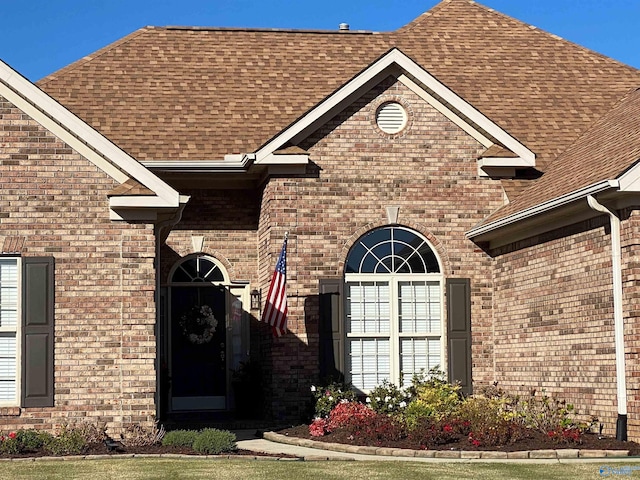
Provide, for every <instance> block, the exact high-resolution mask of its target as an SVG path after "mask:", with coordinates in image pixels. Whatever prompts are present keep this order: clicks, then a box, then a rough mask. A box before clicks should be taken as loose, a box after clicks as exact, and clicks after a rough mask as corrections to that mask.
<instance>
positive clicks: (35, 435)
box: [16, 430, 51, 452]
mask: <svg viewBox="0 0 640 480" xmlns="http://www.w3.org/2000/svg"><path fill="white" fill-rule="evenodd" d="M47 436H51V435H50V434H48V433H45V432H39V431H37V430H18V431H17V432H16V439H17V440H18V442H19V444H20V446H21V448H20V450H21V451H23V452H24V451H27V452H33V451H36V450H38V449H39V448H42V446H43V445H44V443H45V439H46V437H47Z"/></svg>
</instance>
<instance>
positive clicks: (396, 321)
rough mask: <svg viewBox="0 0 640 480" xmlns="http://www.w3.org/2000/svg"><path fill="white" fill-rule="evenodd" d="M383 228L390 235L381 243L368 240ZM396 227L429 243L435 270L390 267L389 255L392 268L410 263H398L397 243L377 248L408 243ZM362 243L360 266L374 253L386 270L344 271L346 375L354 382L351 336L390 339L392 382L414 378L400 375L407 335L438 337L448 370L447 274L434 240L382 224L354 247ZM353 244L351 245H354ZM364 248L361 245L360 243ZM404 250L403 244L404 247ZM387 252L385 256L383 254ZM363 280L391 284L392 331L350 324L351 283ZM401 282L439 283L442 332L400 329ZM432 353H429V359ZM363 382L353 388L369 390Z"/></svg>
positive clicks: (443, 363)
mask: <svg viewBox="0 0 640 480" xmlns="http://www.w3.org/2000/svg"><path fill="white" fill-rule="evenodd" d="M384 229H390V230H391V232H390V238H389V239H388V240H387V239H382V240H380V241H378V243H375V244H369V242H368V241H367V237H368V236H369V235H372V234H375V233H376V231H379V230H384ZM395 230H404V231H405V232H409V233H411V234H412V235H414V236H416V237H418V238H419V239H421V240H422V242H423V243H422V245H426V246H428V247H429V249H430V252H431V254H432V255H433V257H434V258H435V261H436V262H437V271H435V272H431V273H426V272H416V273H404V272H403V273H397V272H394V271H392V269H390V268H389V263H388V262H389V258H393V260H392V263H391V265H392V268H393V269H394V270H395V269H400V268H405V267H406V266H407V264H406V263H405V262H404V261H401V262H400V263H399V264H396V260H395V259H396V258H398V259H402V258H403V257H402V256H400V255H398V253H400V252H398V251H396V249H395V248H396V247H395V246H394V247H393V248H392V250H391V253H389V252H384V250H383V251H379V252H378V253H376V252H375V250H376V248H377V247H378V246H380V245H383V244H385V243H388V242H391V243H392V244H395V243H396V242H398V245H400V246H401V245H403V244H404V245H405V246H406V245H408V244H407V243H405V241H406V238H405V239H402V238H401V237H396V235H395V234H394V231H395ZM358 244H360V245H362V246H363V247H364V249H365V251H366V253H364V254H363V256H362V257H361V258H360V263H359V270H362V267H363V265H364V263H363V261H364V258H365V257H366V256H371V257H372V258H374V259H376V260H377V262H378V263H377V265H376V266H375V267H374V268H373V270H374V271H377V269H378V266H379V265H381V264H384V265H385V266H386V268H387V271H386V272H383V273H372V272H364V273H359V272H350V273H345V277H344V282H345V299H344V302H345V303H344V307H345V315H344V322H345V325H344V326H345V329H344V331H345V334H344V335H345V345H344V359H345V370H344V371H345V377H346V380H347V381H348V382H351V383H352V384H353V378H352V377H353V376H352V370H353V369H352V361H351V351H350V350H351V348H350V347H351V342H352V339H355V338H363V339H366V338H380V339H389V356H390V358H389V378H387V380H389V381H390V382H392V383H395V384H396V385H398V386H402V385H401V384H400V382H401V380H402V382H403V383H404V385H407V384H409V383H410V381H411V378H401V357H400V355H401V341H402V339H404V338H424V339H438V340H439V349H440V354H439V361H438V364H437V366H438V367H439V368H440V369H441V370H445V366H444V365H445V345H446V328H445V321H444V317H445V315H444V275H443V273H442V262H441V261H440V258H439V257H438V254H437V253H436V251H435V249H434V248H433V245H432V244H431V242H429V241H428V240H427V239H426V238H425V237H424V236H423V235H421V234H420V233H419V232H417V231H415V230H412V229H410V228H406V227H403V226H399V225H389V226H386V227H380V228H377V229H374V230H371V231H369V232H367V233H366V234H365V235H363V236H362V237H360V239H359V240H358V242H356V244H354V247H355V246H356V245H358ZM354 247H352V248H354ZM359 248H361V247H359ZM413 248H414V251H413V253H409V256H408V257H406V258H409V257H411V256H413V255H415V253H417V252H418V250H417V249H415V246H414V247H413ZM402 250H404V248H403V249H402ZM352 252H353V250H351V251H350V253H349V255H348V256H347V264H348V263H349V262H350V260H351V259H350V258H349V257H350V255H351V254H352ZM379 254H381V256H378V255H379ZM382 255H384V256H382ZM358 258H359V257H356V258H355V260H358ZM422 260H423V262H425V263H423V265H424V266H425V268H426V269H427V270H428V265H427V258H425V257H422ZM369 268H370V267H367V269H369ZM433 270H435V268H433ZM360 282H374V283H387V284H388V285H389V334H388V335H387V334H386V333H385V334H382V333H352V332H351V325H350V318H348V314H349V313H348V312H350V311H351V308H350V305H349V302H350V298H349V291H348V290H349V284H353V283H360ZM401 282H425V283H432V284H433V283H435V284H437V285H438V295H439V297H438V302H439V312H438V315H439V319H440V325H439V330H440V332H439V334H435V333H431V332H428V333H427V332H425V333H419V332H412V333H403V332H401V331H400V330H401V329H400V312H399V299H400V298H399V293H400V292H399V285H400V283H401ZM429 357H430V356H429V355H428V354H427V360H428V358H429ZM435 366H436V365H430V364H429V363H428V367H427V368H428V369H429V368H432V367H435ZM414 373H419V372H414ZM383 379H385V377H381V378H380V380H379V381H378V382H377V383H378V384H379V383H380V382H381V381H382V380H383ZM363 387H364V385H362V386H359V385H354V388H358V389H359V390H361V391H362V392H363V393H368V390H367V389H365V388H363Z"/></svg>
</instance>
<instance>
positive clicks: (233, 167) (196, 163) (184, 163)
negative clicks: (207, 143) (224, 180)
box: [140, 153, 255, 173]
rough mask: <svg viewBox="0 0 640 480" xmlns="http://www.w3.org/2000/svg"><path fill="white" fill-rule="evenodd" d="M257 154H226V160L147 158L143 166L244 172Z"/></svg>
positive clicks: (166, 169) (159, 168) (153, 168)
mask: <svg viewBox="0 0 640 480" xmlns="http://www.w3.org/2000/svg"><path fill="white" fill-rule="evenodd" d="M254 160H255V154H252V153H249V154H241V155H225V157H224V160H147V161H142V162H140V163H142V165H143V166H145V167H146V168H148V169H150V170H165V171H172V172H183V173H185V172H218V173H244V172H246V171H247V170H248V169H249V167H250V166H251V164H252V163H253V161H254Z"/></svg>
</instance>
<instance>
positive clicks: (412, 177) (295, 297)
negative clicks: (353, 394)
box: [259, 81, 503, 418]
mask: <svg viewBox="0 0 640 480" xmlns="http://www.w3.org/2000/svg"><path fill="white" fill-rule="evenodd" d="M391 99H395V100H398V101H401V102H402V103H403V104H404V105H405V106H406V108H407V109H408V111H409V112H410V120H409V127H408V128H407V129H405V131H403V132H402V133H401V134H399V135H396V136H390V135H386V134H383V133H381V132H380V131H379V130H378V129H377V127H376V126H375V112H376V108H377V107H378V106H379V105H380V104H381V103H382V102H383V101H386V100H391ZM301 146H302V147H303V148H305V149H307V150H308V151H309V152H310V159H311V161H312V162H313V165H311V166H310V167H309V169H308V172H307V175H301V176H299V177H298V178H271V179H270V180H269V182H268V184H267V185H266V186H265V189H264V195H263V197H262V209H261V216H260V230H259V252H260V279H261V281H262V282H263V285H264V284H265V283H266V282H267V281H268V277H269V275H270V273H271V271H272V269H273V265H274V264H275V259H276V256H277V253H278V251H279V249H280V246H281V243H282V237H283V235H284V232H285V231H289V232H290V236H289V255H288V275H289V277H288V278H289V295H290V299H291V300H290V302H289V312H290V313H289V328H290V329H291V332H292V335H288V336H286V337H283V338H282V339H279V340H275V341H274V342H273V347H272V348H273V359H272V369H273V375H274V378H273V387H274V413H275V414H276V417H286V416H288V417H289V418H290V417H292V416H293V417H295V416H296V415H298V414H299V415H302V414H303V413H304V409H305V408H306V405H304V404H302V403H301V402H300V398H308V397H309V386H310V384H311V382H314V381H315V380H316V379H317V375H318V297H317V295H318V281H319V279H321V278H326V277H341V276H342V275H343V264H344V261H345V259H346V256H347V253H348V251H349V248H350V247H351V246H352V245H353V244H354V242H355V241H356V240H357V239H358V237H359V236H361V235H362V234H364V233H366V232H367V231H369V230H371V229H373V228H376V227H379V226H383V225H386V224H387V217H386V210H385V207H386V206H390V205H395V206H399V207H400V213H399V220H398V221H399V223H400V224H402V225H405V226H408V227H410V228H413V229H415V230H417V231H419V232H420V233H422V234H423V235H425V236H426V237H427V238H428V239H429V240H430V241H431V243H432V244H433V245H434V246H435V249H436V251H437V254H438V255H439V256H440V258H441V260H442V262H443V265H444V275H445V277H466V278H471V285H472V290H473V291H472V297H473V298H472V318H473V339H474V340H473V341H474V344H473V355H474V357H473V358H474V369H475V371H474V377H475V378H476V379H478V380H487V379H490V378H493V377H492V372H491V369H490V366H491V365H492V348H493V346H492V340H491V307H492V300H491V291H492V287H493V286H492V281H491V259H490V258H489V257H488V256H487V255H486V254H485V253H484V252H482V251H481V250H479V249H478V248H476V247H475V246H474V245H473V244H472V243H471V242H469V241H468V240H467V239H466V238H465V236H464V232H465V231H467V230H469V229H470V228H471V227H473V226H474V225H475V224H477V223H478V222H479V221H480V220H482V219H483V218H484V217H485V216H487V215H488V214H489V213H490V212H492V211H493V210H495V209H496V208H498V206H500V205H501V204H502V200H503V196H502V195H503V192H502V189H501V187H500V185H499V182H496V181H493V180H490V179H485V178H479V177H478V176H477V166H476V161H475V158H476V157H477V156H478V154H479V153H481V152H482V151H483V147H482V146H481V145H479V144H478V143H477V142H476V141H475V140H474V139H472V138H471V137H469V136H468V135H467V134H466V133H464V132H463V131H462V130H460V129H459V128H458V127H457V126H455V125H454V124H453V123H452V122H450V121H449V120H447V119H446V118H445V117H444V116H443V115H441V114H440V113H439V112H437V111H436V110H435V109H433V108H432V107H430V106H429V105H428V104H426V103H425V102H424V101H423V100H422V99H420V98H419V97H417V96H416V95H415V94H414V93H412V92H411V91H409V90H408V89H406V88H405V87H404V86H403V85H401V84H400V83H397V82H393V81H387V82H385V83H383V84H382V85H380V86H379V87H378V88H376V89H374V90H373V91H371V92H370V93H369V94H367V95H365V96H364V97H363V98H361V99H360V100H359V101H357V102H356V103H355V104H354V105H353V106H351V107H349V108H348V109H347V110H346V111H345V112H343V113H342V114H340V115H339V116H338V117H337V118H335V119H333V120H332V121H330V122H329V123H328V124H327V125H326V126H325V127H324V128H322V129H321V130H319V131H318V132H316V133H315V134H314V135H313V136H312V137H311V138H309V139H308V140H307V141H306V142H305V143H304V144H303V145H301ZM265 261H266V263H265Z"/></svg>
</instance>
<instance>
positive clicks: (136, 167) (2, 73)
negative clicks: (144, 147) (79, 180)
mask: <svg viewBox="0 0 640 480" xmlns="http://www.w3.org/2000/svg"><path fill="white" fill-rule="evenodd" d="M0 87H3V88H2V89H1V91H2V92H3V95H4V94H5V93H6V94H7V95H8V97H7V99H8V100H9V101H11V103H13V104H14V105H16V107H18V108H20V110H22V111H24V112H25V113H26V114H27V115H29V116H30V117H31V118H33V119H34V120H36V121H37V122H38V123H40V124H41V125H42V126H43V127H44V128H46V129H47V130H49V131H50V132H51V133H53V134H54V135H56V136H57V137H59V138H60V139H61V140H63V141H65V142H66V143H68V144H69V146H71V147H72V148H74V149H75V150H76V151H77V152H78V153H80V154H81V155H83V156H84V157H85V158H87V159H88V160H90V161H91V162H92V163H94V164H95V165H96V166H97V167H98V168H100V169H101V170H103V171H104V172H105V173H106V174H107V175H109V176H110V177H111V178H113V179H114V180H115V181H117V182H120V183H123V182H125V181H126V180H127V179H128V178H130V177H133V178H135V179H136V180H137V181H139V182H140V183H142V184H143V185H144V186H145V187H147V188H149V189H150V190H152V191H154V192H155V193H156V194H157V195H158V196H159V197H161V198H163V199H164V200H165V201H166V202H170V203H175V205H176V206H177V204H178V197H179V194H178V192H177V191H175V190H174V189H173V188H171V187H170V186H169V185H167V184H166V183H165V182H163V181H162V180H160V178H158V177H156V176H155V175H154V174H153V173H151V172H150V171H149V170H147V169H146V168H145V167H144V166H142V165H141V164H140V163H138V162H137V161H136V160H135V159H133V158H132V157H130V156H129V155H128V154H127V153H125V152H124V151H123V150H121V149H120V148H118V147H117V146H116V145H115V144H113V142H111V141H110V140H108V139H107V138H106V137H104V136H103V135H102V134H100V133H99V132H98V131H96V130H95V129H93V128H92V127H90V126H89V125H88V124H87V123H85V122H84V121H83V120H81V119H80V118H79V117H77V116H76V115H74V114H73V113H71V112H70V111H69V110H67V109H66V108H65V107H64V106H62V105H61V104H60V103H58V102H57V101H55V100H54V99H53V98H52V97H50V96H49V95H48V94H46V93H45V92H43V91H42V90H40V89H39V88H38V87H37V86H35V85H34V84H33V83H31V82H30V81H29V80H27V79H26V78H24V77H23V76H22V75H20V74H19V73H18V72H16V71H15V70H13V69H12V68H11V67H9V66H8V65H7V64H6V63H4V62H2V61H0ZM83 142H84V143H85V144H86V145H85V146H84V147H81V146H80V145H81V144H82V143H83ZM92 150H93V153H91V151H92ZM96 152H97V153H96Z"/></svg>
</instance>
